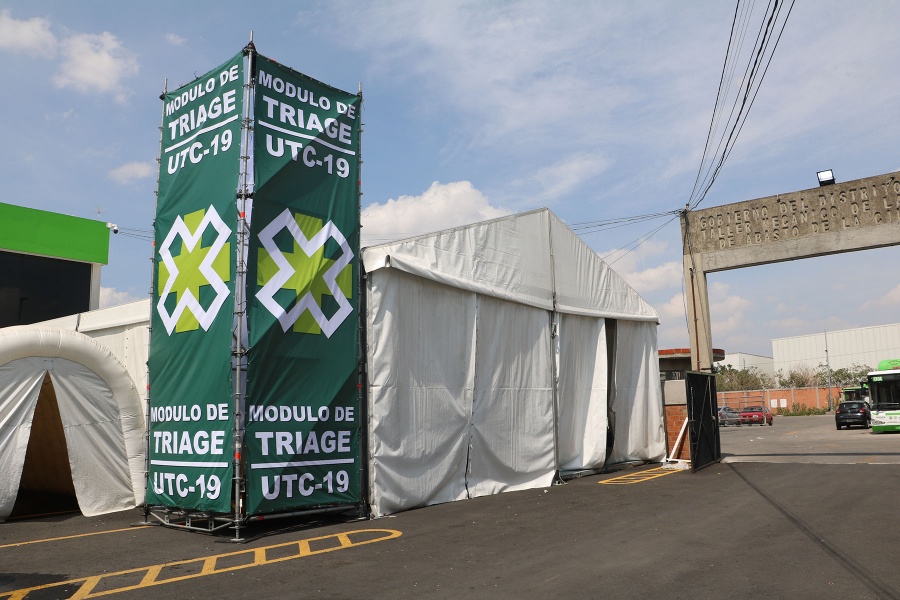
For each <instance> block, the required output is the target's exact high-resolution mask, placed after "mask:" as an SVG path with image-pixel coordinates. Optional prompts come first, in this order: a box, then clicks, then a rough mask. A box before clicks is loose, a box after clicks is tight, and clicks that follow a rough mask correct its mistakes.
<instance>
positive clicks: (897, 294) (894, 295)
mask: <svg viewBox="0 0 900 600" xmlns="http://www.w3.org/2000/svg"><path fill="white" fill-rule="evenodd" d="M897 305H900V285H897V286H895V287H894V288H892V289H890V290H889V291H888V292H887V293H886V294H885V295H884V296H882V297H880V298H875V299H874V300H869V301H868V302H865V303H864V304H863V305H862V309H863V310H868V309H872V308H893V307H896V306H897Z"/></svg>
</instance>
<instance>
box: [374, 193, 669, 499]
mask: <svg viewBox="0 0 900 600" xmlns="http://www.w3.org/2000/svg"><path fill="white" fill-rule="evenodd" d="M363 263H364V268H365V272H366V277H367V284H366V295H367V300H366V301H367V313H368V314H367V323H366V327H367V335H366V339H367V363H368V399H369V407H368V409H369V423H370V426H369V446H370V447H369V489H370V498H369V500H370V503H371V505H372V508H373V511H374V512H375V513H376V514H389V513H393V512H398V511H401V510H406V509H409V508H413V507H417V506H424V505H428V504H436V503H440V502H447V501H452V500H460V499H464V498H471V497H476V496H482V495H486V494H493V493H497V492H503V491H511V490H520V489H527V488H533V487H542V486H547V485H550V484H551V483H552V481H553V478H554V476H555V474H556V473H557V472H567V471H568V472H572V471H582V470H589V469H597V468H600V467H603V466H604V465H608V464H611V463H621V462H628V461H643V460H648V461H654V460H661V459H662V458H663V457H664V455H665V439H664V430H663V417H662V401H661V397H660V386H659V365H658V358H657V346H656V328H657V324H658V322H659V319H658V316H657V314H656V312H655V311H654V310H653V309H652V308H651V307H650V306H649V305H648V304H647V303H646V302H645V301H644V300H643V299H642V298H641V297H640V296H639V295H638V294H637V293H636V292H635V291H634V290H633V289H632V288H631V287H630V286H628V284H627V283H625V281H624V280H623V279H622V278H621V277H619V276H618V275H617V274H616V273H615V272H613V271H612V269H610V268H609V266H608V265H606V264H605V263H604V262H603V261H602V260H601V259H600V257H599V256H597V255H596V254H595V253H594V252H593V251H592V250H591V249H590V248H589V247H588V246H587V245H586V244H585V243H584V242H582V241H581V240H580V239H579V238H578V236H576V235H575V234H574V233H573V232H572V231H571V230H570V229H569V228H568V227H566V226H565V225H564V224H563V223H562V222H561V221H560V220H559V219H558V218H557V217H556V216H555V215H553V214H552V213H551V212H550V211H549V210H546V209H541V210H536V211H532V212H528V213H523V214H519V215H513V216H510V217H504V218H500V219H495V220H492V221H486V222H483V223H476V224H474V225H469V226H466V227H460V228H456V229H450V230H446V231H441V232H437V233H434V234H429V235H423V236H419V237H415V238H411V239H407V240H401V241H398V242H393V243H389V244H384V245H380V246H375V247H370V248H367V249H365V250H364V252H363ZM610 418H612V419H613V422H612V423H610V421H609V419H610ZM608 427H610V429H611V431H612V432H613V434H612V438H613V439H612V440H610V439H608ZM608 442H612V444H611V450H610V451H609V452H608Z"/></svg>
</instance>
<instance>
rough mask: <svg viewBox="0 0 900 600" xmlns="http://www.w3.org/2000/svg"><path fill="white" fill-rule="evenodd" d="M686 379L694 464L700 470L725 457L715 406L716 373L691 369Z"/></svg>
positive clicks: (692, 460)
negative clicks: (692, 370) (723, 455)
mask: <svg viewBox="0 0 900 600" xmlns="http://www.w3.org/2000/svg"><path fill="white" fill-rule="evenodd" d="M684 382H685V386H686V388H687V413H688V432H689V433H690V443H691V467H692V469H693V470H694V471H697V470H699V469H702V468H703V467H705V466H707V465H710V464H712V463H714V462H718V461H719V460H720V459H721V458H722V447H721V443H720V441H719V423H718V421H717V419H718V416H717V408H716V398H717V395H716V376H715V375H713V374H711V373H695V372H688V373H686V374H685V378H684Z"/></svg>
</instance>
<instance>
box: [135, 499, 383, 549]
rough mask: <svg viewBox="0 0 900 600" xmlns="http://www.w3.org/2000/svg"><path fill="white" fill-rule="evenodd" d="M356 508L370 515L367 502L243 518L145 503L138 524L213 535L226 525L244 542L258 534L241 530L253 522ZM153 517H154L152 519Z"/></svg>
mask: <svg viewBox="0 0 900 600" xmlns="http://www.w3.org/2000/svg"><path fill="white" fill-rule="evenodd" d="M353 510H355V511H356V517H355V519H354V520H363V519H368V518H369V517H370V513H369V510H368V507H367V506H366V505H365V504H364V503H354V504H340V505H332V506H320V507H315V508H309V509H305V510H296V511H291V512H283V513H274V514H266V515H253V516H248V517H244V518H242V519H235V518H234V515H233V514H232V513H210V512H204V511H189V510H181V509H177V508H170V507H166V506H145V508H144V521H143V522H142V523H139V525H162V526H163V527H169V528H171V529H181V530H183V531H190V532H193V533H205V534H208V535H213V534H215V533H217V532H220V531H222V530H225V529H234V536H233V537H232V538H231V539H229V540H228V541H230V542H235V543H244V542H248V541H252V540H254V539H256V538H257V537H259V536H250V537H247V536H246V535H243V534H242V530H245V529H247V528H248V526H249V524H251V523H260V522H262V521H273V520H276V519H287V518H291V517H305V516H312V515H322V514H335V513H344V512H350V511H353ZM151 518H152V519H154V520H151Z"/></svg>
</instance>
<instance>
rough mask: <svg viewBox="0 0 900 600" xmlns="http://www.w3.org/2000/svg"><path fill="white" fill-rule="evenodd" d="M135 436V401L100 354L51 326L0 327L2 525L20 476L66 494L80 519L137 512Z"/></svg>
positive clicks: (119, 371)
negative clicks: (63, 459)
mask: <svg viewBox="0 0 900 600" xmlns="http://www.w3.org/2000/svg"><path fill="white" fill-rule="evenodd" d="M144 355H146V351H144ZM60 424H61V426H62V427H61V432H60V433H59V434H57V433H56V432H57V431H58V430H59V425H60ZM32 432H34V433H35V439H34V440H32V439H31V438H32ZM143 439H144V417H143V407H142V402H141V396H140V394H139V393H138V389H137V387H136V385H135V383H134V380H133V379H132V377H131V375H129V373H128V371H127V369H126V368H125V366H124V365H123V364H122V363H121V362H120V361H119V360H118V359H117V358H116V357H115V356H114V355H113V354H112V352H110V350H109V349H108V348H106V347H104V346H103V345H101V344H99V343H98V342H96V341H94V340H92V339H90V338H89V337H87V336H86V335H84V334H82V333H78V332H76V331H71V330H67V329H61V328H59V327H48V326H26V327H8V328H4V329H0V521H3V520H4V519H5V518H6V517H8V516H9V514H10V512H11V511H12V508H13V505H14V504H15V500H16V496H17V494H18V492H19V486H20V482H23V481H25V480H26V479H27V484H28V485H29V486H30V487H31V489H33V490H36V491H44V492H58V491H64V490H66V488H69V489H74V492H75V497H76V498H77V500H78V505H79V508H80V509H81V511H82V512H83V513H84V514H85V515H88V516H91V515H98V514H104V513H108V512H113V511H117V510H124V509H126V508H131V507H134V506H137V505H138V504H139V503H141V502H143V496H144V450H143V443H144V442H143ZM29 441H31V442H32V444H29ZM26 451H27V452H26ZM26 455H30V456H31V457H32V460H33V461H34V462H33V464H34V467H33V468H32V469H31V472H30V473H23V470H24V469H25V465H26ZM61 456H67V457H68V465H65V464H63V465H62V466H60V457H61ZM25 474H27V475H28V477H27V478H26V477H23V475H25Z"/></svg>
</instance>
